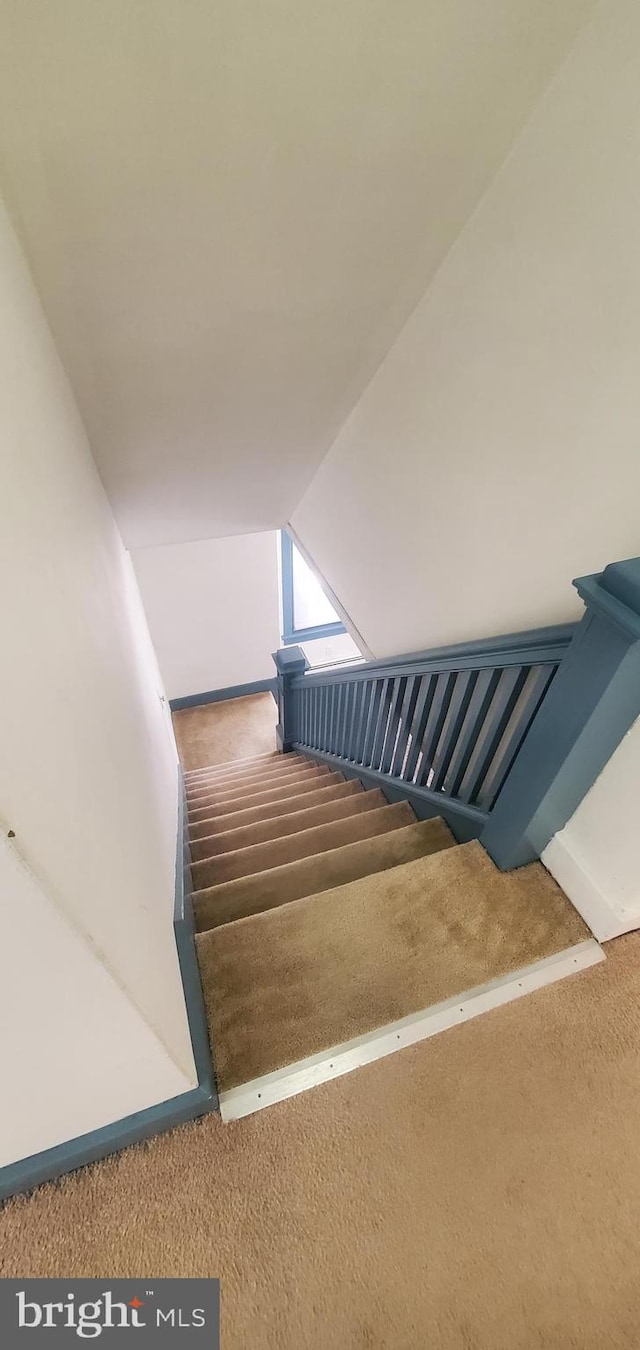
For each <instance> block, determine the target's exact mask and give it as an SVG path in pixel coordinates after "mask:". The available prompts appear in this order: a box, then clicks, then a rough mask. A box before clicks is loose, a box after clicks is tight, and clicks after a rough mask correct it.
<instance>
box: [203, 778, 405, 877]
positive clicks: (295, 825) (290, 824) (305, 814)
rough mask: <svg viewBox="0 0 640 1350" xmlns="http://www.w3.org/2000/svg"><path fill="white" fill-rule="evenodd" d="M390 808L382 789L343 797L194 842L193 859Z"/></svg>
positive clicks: (206, 836) (209, 856)
mask: <svg viewBox="0 0 640 1350" xmlns="http://www.w3.org/2000/svg"><path fill="white" fill-rule="evenodd" d="M386 805H387V802H386V799H385V796H384V793H383V792H381V791H380V788H374V789H373V790H370V791H369V792H356V793H352V794H351V795H350V796H346V797H339V798H338V799H337V800H336V801H327V802H325V803H324V804H323V805H320V806H309V807H305V809H304V810H302V811H292V812H290V813H288V814H287V815H282V816H272V817H270V818H269V819H268V820H258V821H256V822H255V823H254V824H253V825H240V826H238V827H237V828H235V829H231V830H227V829H222V830H221V831H219V832H218V833H216V834H208V835H205V836H204V837H203V838H200V839H192V840H191V856H192V858H193V859H194V861H199V860H201V859H202V858H213V857H214V856H215V855H217V854H219V853H231V852H235V850H236V849H242V848H248V847H249V846H250V845H251V844H263V843H265V842H266V841H267V840H269V839H280V838H283V837H285V836H286V835H291V834H297V833H298V832H299V831H300V830H309V829H312V828H313V827H314V826H315V825H327V824H329V823H330V822H331V821H334V820H343V819H347V818H349V817H350V816H353V815H356V814H358V815H359V814H360V813H361V812H363V811H364V812H366V811H375V810H377V809H378V808H379V807H382V806H386ZM228 819H229V817H228V816H225V823H226V821H227V820H228Z"/></svg>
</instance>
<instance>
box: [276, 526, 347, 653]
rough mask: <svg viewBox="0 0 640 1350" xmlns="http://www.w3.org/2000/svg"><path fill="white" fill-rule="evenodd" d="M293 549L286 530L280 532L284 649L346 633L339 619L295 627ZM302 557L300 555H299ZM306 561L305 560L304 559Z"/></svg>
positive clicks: (292, 542) (291, 540)
mask: <svg viewBox="0 0 640 1350" xmlns="http://www.w3.org/2000/svg"><path fill="white" fill-rule="evenodd" d="M293 547H294V541H293V539H292V537H291V535H290V534H289V533H288V531H287V530H281V531H280V562H281V589H282V629H283V631H282V642H283V645H284V646H285V647H293V646H295V645H296V644H297V643H299V642H313V641H314V640H315V638H324V637H336V636H337V635H338V634H339V633H346V631H347V630H346V628H345V626H344V624H343V623H342V620H341V619H338V620H336V622H335V623H318V624H314V625H313V626H312V627H311V628H296V627H295V618H294V615H295V610H294V596H293ZM301 556H302V555H301ZM305 561H306V559H305Z"/></svg>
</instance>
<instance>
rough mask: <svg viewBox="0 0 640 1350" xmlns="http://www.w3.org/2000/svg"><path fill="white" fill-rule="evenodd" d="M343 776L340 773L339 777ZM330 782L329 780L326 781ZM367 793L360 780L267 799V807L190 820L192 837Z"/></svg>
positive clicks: (253, 807)
mask: <svg viewBox="0 0 640 1350" xmlns="http://www.w3.org/2000/svg"><path fill="white" fill-rule="evenodd" d="M340 776H341V775H340V774H338V775H337V777H338V778H339V777H340ZM324 781H326V780H324ZM360 792H363V787H362V784H361V783H359V782H358V781H357V780H356V779H354V778H350V779H348V781H347V782H346V783H345V782H341V783H340V782H339V783H336V784H335V786H332V787H323V788H318V789H317V791H315V792H309V793H306V794H302V795H301V796H300V795H296V796H295V797H285V798H284V800H282V801H271V802H267V803H266V804H265V805H263V806H245V807H244V809H243V810H242V811H229V812H227V813H226V814H225V815H218V814H215V815H213V816H210V817H209V818H208V819H207V820H200V819H198V820H196V821H191V820H190V821H189V837H190V839H203V838H204V837H205V836H206V835H208V834H216V833H220V831H221V830H222V829H225V830H234V829H239V828H240V826H242V825H254V824H255V823H256V821H259V820H273V819H275V817H276V816H286V815H289V814H290V813H292V812H298V811H301V810H302V807H303V804H304V807H305V808H308V807H311V806H323V805H324V804H325V803H326V802H335V801H338V800H340V799H341V798H343V797H352V796H354V795H355V794H356V793H360Z"/></svg>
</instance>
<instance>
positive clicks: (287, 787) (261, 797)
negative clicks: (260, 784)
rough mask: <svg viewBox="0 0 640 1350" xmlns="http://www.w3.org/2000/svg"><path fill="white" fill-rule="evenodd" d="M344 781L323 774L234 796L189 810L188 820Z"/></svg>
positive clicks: (336, 776)
mask: <svg viewBox="0 0 640 1350" xmlns="http://www.w3.org/2000/svg"><path fill="white" fill-rule="evenodd" d="M344 781H345V780H344V775H343V774H341V773H335V772H334V773H328V774H325V775H324V777H322V778H309V779H307V778H305V779H304V781H302V782H296V783H295V784H293V783H292V784H289V783H283V784H282V786H281V787H277V788H268V789H266V790H265V791H262V792H249V793H247V795H246V796H245V795H244V793H240V796H239V797H235V796H234V797H231V798H228V799H226V800H224V801H219V802H207V803H206V805H204V806H196V807H193V808H190V809H189V820H190V821H193V822H194V824H196V823H197V821H199V820H204V819H206V818H207V816H209V815H212V814H215V815H216V816H224V815H228V814H229V812H232V811H237V810H238V809H239V808H240V807H241V806H242V807H243V808H246V809H247V810H249V809H250V808H251V807H252V806H268V805H269V803H270V802H279V801H285V800H289V799H291V798H294V797H304V796H306V795H307V793H309V792H316V791H317V790H318V789H317V788H316V784H317V783H323V784H324V785H325V786H326V787H336V786H337V784H338V783H344Z"/></svg>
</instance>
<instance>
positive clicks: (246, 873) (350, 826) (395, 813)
mask: <svg viewBox="0 0 640 1350" xmlns="http://www.w3.org/2000/svg"><path fill="white" fill-rule="evenodd" d="M347 800H348V799H347ZM413 821H415V815H414V812H413V811H412V810H411V807H410V806H409V803H408V802H398V803H397V804H396V806H389V805H388V804H387V805H385V806H382V807H381V808H380V810H379V811H363V812H361V813H360V815H354V816H346V817H345V818H344V819H343V820H334V821H331V822H330V823H329V824H328V825H316V826H315V828H313V829H309V830H298V831H297V832H296V833H295V834H286V835H282V836H281V837H280V838H279V839H269V840H267V842H266V843H259V844H250V845H248V846H247V847H245V848H239V849H236V850H232V851H229V852H227V853H225V854H223V855H222V856H218V857H216V856H215V855H214V856H212V857H211V858H208V859H206V860H205V861H203V862H195V863H194V864H193V866H192V868H191V875H192V878H193V885H194V888H195V889H196V890H197V891H198V892H201V891H203V890H204V889H206V888H207V887H211V886H216V887H218V886H220V885H221V883H223V882H228V881H235V880H236V879H239V878H240V877H242V878H247V880H248V881H249V882H251V880H252V879H253V880H255V881H256V882H257V883H258V884H261V883H262V877H261V875H259V874H262V873H263V872H265V871H268V870H270V871H274V870H281V869H282V868H283V867H284V866H285V864H286V863H294V862H296V861H298V860H299V859H301V858H306V859H308V860H309V862H310V865H311V866H312V867H314V866H315V865H317V864H321V857H320V856H319V855H322V854H324V852H325V851H326V850H328V849H329V850H331V851H332V852H335V850H336V849H339V848H340V847H341V846H342V845H343V844H353V843H355V842H356V840H359V839H360V840H361V839H371V838H373V836H374V835H378V834H384V833H385V832H386V831H388V830H397V829H398V828H401V827H403V826H406V825H411V824H412V823H413ZM351 879H352V878H351V877H345V878H344V880H347V881H350V880H351ZM274 880H276V878H274ZM277 880H278V881H279V880H280V878H277ZM335 884H336V886H338V885H342V884H343V883H342V882H338V881H336V883H335ZM318 890H322V891H324V890H327V887H326V886H314V885H311V886H308V887H307V889H306V891H302V892H301V895H313V894H314V893H315V892H316V891H318ZM199 898H200V896H199ZM288 898H289V899H298V898H299V897H298V896H289V897H288Z"/></svg>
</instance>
